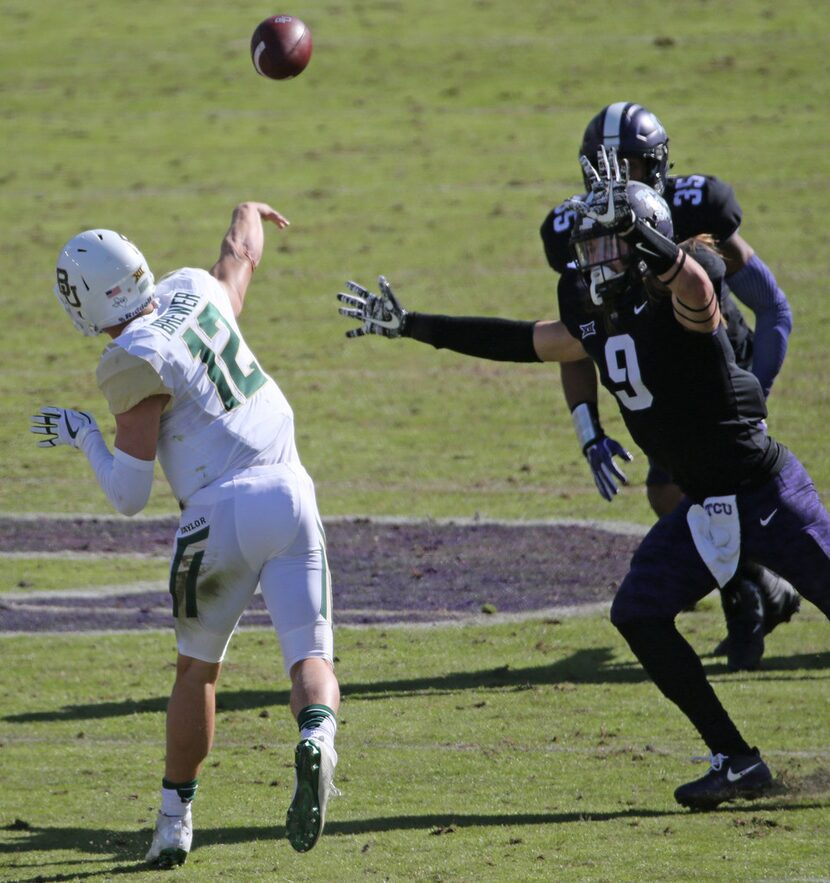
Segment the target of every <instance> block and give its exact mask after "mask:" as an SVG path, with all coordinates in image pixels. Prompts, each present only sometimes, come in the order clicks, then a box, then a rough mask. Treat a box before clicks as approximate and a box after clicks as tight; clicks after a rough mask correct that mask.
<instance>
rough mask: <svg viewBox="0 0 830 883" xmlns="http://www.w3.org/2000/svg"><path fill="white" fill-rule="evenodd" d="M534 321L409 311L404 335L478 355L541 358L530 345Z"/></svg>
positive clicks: (507, 359)
mask: <svg viewBox="0 0 830 883" xmlns="http://www.w3.org/2000/svg"><path fill="white" fill-rule="evenodd" d="M535 325H536V323H535V322H519V321H514V320H513V319H494V318H486V317H478V316H438V315H433V314H431V313H409V315H408V316H407V317H406V325H405V326H404V329H403V336H404V337H411V338H413V339H414V340H420V341H421V343H428V344H431V345H432V346H434V347H435V348H436V349H439V350H440V349H448V350H454V351H455V352H457V353H462V354H463V355H465V356H475V357H476V358H479V359H493V360H495V361H498V362H541V361H542V360H541V359H540V358H539V356H538V355H537V354H536V350H535V349H534V348H533V329H534V326H535Z"/></svg>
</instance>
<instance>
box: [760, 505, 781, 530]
mask: <svg viewBox="0 0 830 883" xmlns="http://www.w3.org/2000/svg"><path fill="white" fill-rule="evenodd" d="M777 511H778V510H777V509H773V510H772V512H770V514H769V515H767V517H766V518H761V519H759V520H760V522H761V527H766V526H767V525H768V524H769V523H770V521H772V519H773V517H774V516H775V513H776V512H777Z"/></svg>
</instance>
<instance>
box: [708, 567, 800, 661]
mask: <svg viewBox="0 0 830 883" xmlns="http://www.w3.org/2000/svg"><path fill="white" fill-rule="evenodd" d="M743 572H744V574H745V575H746V576H748V577H749V578H750V580H751V581H752V582H753V583H754V584H755V585H756V586H757V587H758V590H759V591H760V593H761V600H762V603H763V606H764V626H763V629H764V635H768V634H769V633H770V632H771V631H772V630H773V629H774V628H775V627H776V626H779V625H781V623H782V622H789V621H790V620H791V619H792V618H793V616H794V615H795V614H796V613H798V611H799V610H800V609H801V597H800V596H799V594H798V592H796V590H795V589H794V588H793V587H792V585H791V584H790V583H788V582H787V581H786V580H785V579H784V578H783V577H781V576H778V574H776V573H773V572H772V571H771V570H767V569H766V568H765V567H761V566H760V565H759V564H754V563H752V562H747V563H746V564H745V565H744V567H743ZM727 588H729V589H731V583H730V584H729V585H728V587H727ZM721 600H723V596H721ZM723 604H724V612H725V611H726V607H727V602H726V601H723ZM761 653H762V654H763V649H762V650H761ZM712 655H713V656H729V635H727V636H726V637H725V638H724V639H723V640H722V641H721V642H720V644H718V645H717V647H715V649H714V650H713V651H712ZM759 660H760V656H759ZM738 662H740V660H738ZM730 667H731V666H730ZM739 668H744V666H742V665H738V666H737V667H736V669H735V670H738V669H739Z"/></svg>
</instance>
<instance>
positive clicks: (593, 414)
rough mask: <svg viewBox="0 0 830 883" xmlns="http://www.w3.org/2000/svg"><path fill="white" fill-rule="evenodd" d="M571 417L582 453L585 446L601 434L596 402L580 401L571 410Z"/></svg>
mask: <svg viewBox="0 0 830 883" xmlns="http://www.w3.org/2000/svg"><path fill="white" fill-rule="evenodd" d="M571 418H572V419H573V424H574V429H575V430H576V437H577V438H578V439H579V444H580V445H581V446H582V453H583V454H584V453H585V449H586V448H587V447H589V446H590V445H592V444H593V443H594V442H595V441H596V440H597V439H598V438H601V437H602V436H603V431H602V427H601V426H600V423H599V411H598V410H597V405H596V402H580V403H579V404H578V405H576V406H575V407H574V409H573V410H572V411H571Z"/></svg>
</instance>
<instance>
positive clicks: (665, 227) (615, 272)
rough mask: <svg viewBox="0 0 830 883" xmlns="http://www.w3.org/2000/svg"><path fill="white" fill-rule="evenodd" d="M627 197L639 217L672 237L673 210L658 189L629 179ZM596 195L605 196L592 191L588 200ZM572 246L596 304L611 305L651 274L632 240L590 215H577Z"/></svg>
mask: <svg viewBox="0 0 830 883" xmlns="http://www.w3.org/2000/svg"><path fill="white" fill-rule="evenodd" d="M625 197H626V198H627V202H628V206H629V207H630V208H631V211H632V212H634V216H635V218H636V219H637V220H640V221H643V222H645V223H646V224H648V225H649V226H650V227H652V228H654V229H655V230H657V232H658V233H662V234H663V236H665V237H666V238H667V239H672V237H673V235H674V226H673V224H672V219H671V210H670V209H669V207H668V205H667V204H666V201H665V200H664V199H663V197H662V196H660V194H659V193H657V191H656V190H654V189H653V188H651V187H649V186H648V185H647V184H642V183H640V182H639V181H629V182H628V184H627V185H626V188H625ZM594 199H604V197H603V195H602V194H599V195H597V194H594V193H591V194H589V195H588V197H587V200H586V203H585V204H586V205H587V206H589V207H590V206H591V205H592V203H593V201H594ZM603 208H604V206H603ZM570 249H571V254H572V255H573V258H574V260H575V261H576V264H577V266H578V267H579V270H580V272H581V273H582V277H583V279H584V280H585V284H586V285H587V286H588V293H589V294H590V296H591V301H592V303H593V304H594V305H595V306H598V307H601V306H603V305H605V306H610V305H611V304H613V301H614V299H615V298H617V297H618V296H619V295H621V294H622V293H623V292H624V291H626V289H628V288H629V287H630V286H631V285H632V284H634V283H635V282H640V281H641V280H642V279H643V278H644V277H645V276H647V275H648V270H647V268H646V266H645V264H643V263H642V262H641V261H639V260H637V259H636V256H635V254H634V253H633V252H632V250H631V248H630V246H629V244H628V243H627V242H626V241H625V240H624V239H622V238H621V237H620V236H619V235H618V234H617V233H616V232H614V231H613V230H609V229H608V228H607V227H604V226H603V225H602V224H600V223H599V222H598V221H596V220H594V219H593V218H591V217H587V216H584V215H583V216H582V217H578V218H577V223H576V224H575V225H574V227H573V230H572V232H571V239H570Z"/></svg>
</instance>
